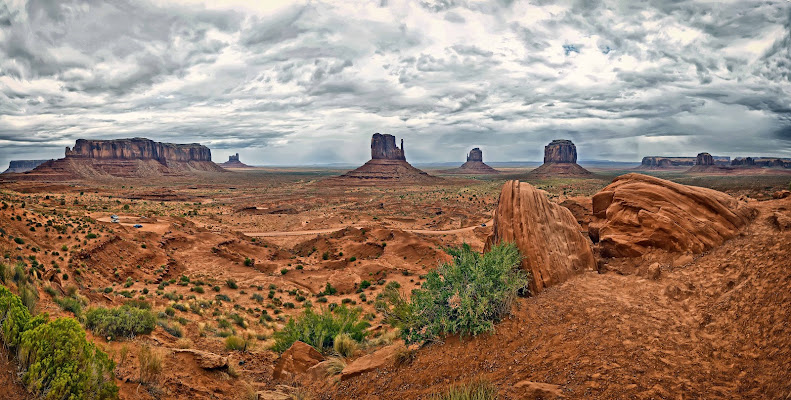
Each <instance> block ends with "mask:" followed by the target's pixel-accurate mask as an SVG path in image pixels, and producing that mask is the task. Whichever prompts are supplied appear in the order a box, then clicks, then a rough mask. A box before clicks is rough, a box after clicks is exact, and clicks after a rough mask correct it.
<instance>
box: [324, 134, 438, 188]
mask: <svg viewBox="0 0 791 400" xmlns="http://www.w3.org/2000/svg"><path fill="white" fill-rule="evenodd" d="M441 180H442V178H437V177H434V176H431V175H429V174H427V173H425V172H423V171H421V170H419V169H417V168H415V167H413V166H412V165H411V164H409V163H408V162H407V161H406V157H405V155H404V140H403V139H402V140H401V148H398V146H396V144H395V136H393V135H387V134H384V135H383V134H381V133H374V134H373V137H371V160H369V161H368V162H366V163H365V164H363V165H362V166H361V167H359V168H357V169H355V170H352V171H349V172H347V173H345V174H343V175H341V176H339V177H335V178H331V179H328V180H327V182H328V183H342V184H358V183H373V184H377V183H384V182H400V183H409V182H415V183H420V182H426V183H430V182H437V181H441Z"/></svg>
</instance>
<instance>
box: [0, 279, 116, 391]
mask: <svg viewBox="0 0 791 400" xmlns="http://www.w3.org/2000/svg"><path fill="white" fill-rule="evenodd" d="M0 320H2V321H3V322H2V339H3V343H4V344H5V346H6V347H7V348H10V349H15V350H17V354H18V360H19V364H20V365H19V369H20V370H21V371H22V382H24V383H25V385H26V386H27V387H28V390H29V391H30V392H32V393H34V394H35V395H37V396H38V397H41V398H44V399H82V398H92V399H115V398H117V397H118V387H116V385H115V382H114V381H113V378H112V375H111V374H112V371H113V368H114V367H115V366H114V364H113V362H112V361H111V360H110V359H109V358H108V357H107V354H105V353H104V352H102V351H101V350H98V349H97V348H96V347H95V346H94V345H93V344H92V343H90V342H88V341H87V340H86V338H85V331H84V330H83V329H82V327H80V325H79V324H78V323H77V321H76V320H74V319H72V318H59V319H57V320H55V321H51V322H50V321H49V317H48V316H47V315H46V314H41V315H38V316H35V317H32V318H31V315H30V312H29V311H28V309H27V307H25V305H24V304H23V303H22V300H21V299H20V298H19V297H18V296H16V295H14V294H13V293H11V291H10V290H8V288H6V287H5V286H2V285H0Z"/></svg>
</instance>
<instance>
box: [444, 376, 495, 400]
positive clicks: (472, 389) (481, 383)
mask: <svg viewBox="0 0 791 400" xmlns="http://www.w3.org/2000/svg"><path fill="white" fill-rule="evenodd" d="M431 399H432V400H496V399H497V387H496V386H494V385H493V384H491V383H490V382H488V381H485V380H476V381H472V382H469V383H466V384H461V385H455V386H452V387H451V388H450V389H448V391H447V392H445V393H443V394H437V395H434V396H432V397H431Z"/></svg>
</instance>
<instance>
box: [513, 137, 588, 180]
mask: <svg viewBox="0 0 791 400" xmlns="http://www.w3.org/2000/svg"><path fill="white" fill-rule="evenodd" d="M527 175H528V176H529V177H532V178H548V177H553V176H566V177H586V176H591V175H593V174H592V173H591V172H590V171H588V170H587V169H585V168H582V167H581V166H580V165H579V164H577V146H575V145H574V143H572V142H571V140H565V139H556V140H553V141H552V142H551V143H549V144H548V145H546V146H544V164H543V165H541V166H540V167H538V168H536V169H534V170H532V171H530V172H529V173H528V174H527Z"/></svg>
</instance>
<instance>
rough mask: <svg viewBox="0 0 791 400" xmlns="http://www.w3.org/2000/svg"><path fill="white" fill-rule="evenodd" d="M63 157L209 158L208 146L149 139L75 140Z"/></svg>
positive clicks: (188, 159)
mask: <svg viewBox="0 0 791 400" xmlns="http://www.w3.org/2000/svg"><path fill="white" fill-rule="evenodd" d="M66 158H92V159H100V160H157V161H159V162H161V163H163V164H167V162H168V161H181V162H186V161H211V150H209V148H208V147H206V146H203V145H200V144H197V143H193V144H174V143H161V142H155V141H153V140H150V139H144V138H134V139H115V140H86V139H77V143H75V145H74V148H73V149H70V148H68V147H66Z"/></svg>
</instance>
